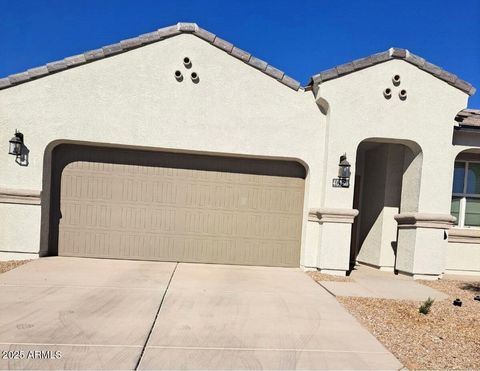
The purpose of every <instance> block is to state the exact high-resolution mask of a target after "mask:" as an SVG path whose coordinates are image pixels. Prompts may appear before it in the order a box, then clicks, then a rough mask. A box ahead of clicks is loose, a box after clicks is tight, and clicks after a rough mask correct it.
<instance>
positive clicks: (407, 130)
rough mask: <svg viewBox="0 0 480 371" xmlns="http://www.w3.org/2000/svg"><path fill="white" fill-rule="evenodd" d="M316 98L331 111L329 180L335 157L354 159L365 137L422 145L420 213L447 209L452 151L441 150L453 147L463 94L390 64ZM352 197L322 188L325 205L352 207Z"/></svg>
mask: <svg viewBox="0 0 480 371" xmlns="http://www.w3.org/2000/svg"><path fill="white" fill-rule="evenodd" d="M394 74H399V75H400V76H401V84H400V86H398V87H394V86H393V84H392V76H393V75H394ZM385 88H392V93H393V94H392V98H391V99H389V100H387V99H385V98H384V96H383V90H384V89H385ZM401 89H406V90H407V94H408V97H407V99H406V100H405V101H401V100H400V99H399V97H398V92H399V91H400V90H401ZM317 97H321V98H322V99H324V100H326V101H327V102H328V104H329V107H330V109H329V113H328V115H329V117H328V123H329V127H328V131H327V133H328V138H327V140H326V141H327V143H328V150H327V155H326V158H325V160H326V164H327V168H326V174H325V175H326V178H327V179H331V178H333V177H335V176H336V173H337V171H338V167H337V164H338V157H339V156H340V155H341V154H342V153H344V152H347V155H348V156H349V158H350V159H354V158H355V153H356V150H357V147H358V144H359V143H360V142H361V141H363V140H364V139H367V138H387V139H394V140H403V141H412V142H415V143H417V144H418V145H419V146H420V147H421V150H422V153H423V164H424V166H423V167H422V174H421V175H422V179H424V180H426V179H428V181H422V182H421V185H420V187H421V194H420V200H419V205H418V206H419V211H429V212H438V213H448V212H449V211H450V192H451V180H452V174H450V173H451V171H450V170H451V169H453V164H452V163H451V161H450V159H451V153H450V151H446V150H445V148H451V147H452V133H453V128H452V126H453V120H454V118H455V115H456V114H457V113H458V112H459V111H460V110H461V109H463V108H465V107H466V106H467V98H468V96H467V94H465V93H463V92H461V91H460V90H458V89H455V88H452V87H451V86H450V85H448V84H447V83H446V82H444V81H441V80H439V79H438V78H436V77H434V76H432V75H430V74H428V73H425V72H423V71H421V70H420V69H418V68H417V67H415V66H413V65H411V64H409V63H407V62H405V61H402V60H391V61H388V62H385V63H381V64H378V65H375V66H372V67H370V68H367V69H364V70H360V71H358V72H355V73H352V74H349V75H346V76H344V77H341V78H337V79H334V80H331V81H327V82H325V83H323V84H321V85H320V86H319V90H318V92H317ZM352 172H353V173H354V172H355V166H354V165H353V166H352ZM438 174H449V176H445V177H444V176H442V177H439V176H438ZM432 190H435V194H432ZM438 195H444V196H443V197H440V198H439V197H438ZM352 196H353V187H350V188H347V189H341V188H332V187H326V189H325V194H324V195H323V203H324V204H325V205H326V206H332V207H334V206H335V207H351V200H352Z"/></svg>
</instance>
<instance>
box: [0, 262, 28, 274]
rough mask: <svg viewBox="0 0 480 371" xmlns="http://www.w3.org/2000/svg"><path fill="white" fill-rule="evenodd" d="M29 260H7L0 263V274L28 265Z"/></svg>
mask: <svg viewBox="0 0 480 371" xmlns="http://www.w3.org/2000/svg"><path fill="white" fill-rule="evenodd" d="M29 261H30V260H8V261H3V262H2V261H0V273H5V272H8V271H9V270H12V269H14V268H17V267H19V266H21V265H23V264H25V263H28V262H29Z"/></svg>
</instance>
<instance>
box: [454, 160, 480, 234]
mask: <svg viewBox="0 0 480 371" xmlns="http://www.w3.org/2000/svg"><path fill="white" fill-rule="evenodd" d="M457 163H463V164H464V168H463V169H464V174H463V192H462V193H454V192H453V185H452V200H453V197H458V198H460V203H459V207H458V220H457V227H459V228H477V229H480V226H475V225H473V226H469V225H465V211H466V210H467V198H477V199H480V193H467V187H468V183H467V177H468V168H469V165H470V164H480V161H475V160H473V161H472V160H458V161H455V164H457Z"/></svg>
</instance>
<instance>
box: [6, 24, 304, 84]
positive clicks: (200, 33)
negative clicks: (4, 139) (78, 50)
mask: <svg viewBox="0 0 480 371" xmlns="http://www.w3.org/2000/svg"><path fill="white" fill-rule="evenodd" d="M182 33H188V34H192V35H195V36H197V37H199V38H201V39H203V40H205V41H207V42H209V43H210V44H212V45H214V46H215V47H217V48H219V49H222V50H223V51H225V52H226V53H228V54H230V55H231V56H233V57H235V58H237V59H240V60H241V61H243V62H245V63H246V64H248V65H250V66H252V67H254V68H256V69H258V70H260V71H262V72H263V73H265V74H266V75H268V76H270V77H272V78H274V79H275V80H277V81H279V82H280V83H282V84H284V85H286V86H288V87H290V88H292V89H294V90H298V89H299V88H300V82H298V81H296V80H295V79H293V78H291V77H289V76H287V75H286V74H285V73H284V72H283V71H280V70H278V69H276V68H275V67H273V66H270V65H269V64H268V63H267V62H264V61H262V60H261V59H258V58H256V57H254V56H253V55H251V54H250V53H248V52H246V51H243V50H242V49H239V48H237V47H236V46H234V45H232V44H230V43H229V42H228V41H225V40H222V39H221V38H219V37H218V36H216V35H214V34H213V33H211V32H209V31H207V30H204V29H202V28H200V27H198V25H197V24H196V23H182V22H180V23H177V24H176V25H174V26H169V27H164V28H160V29H159V30H157V31H153V32H150V33H146V34H143V35H140V36H138V37H134V38H131V39H127V40H122V41H120V42H119V43H116V44H111V45H106V46H104V47H102V48H99V49H95V50H90V51H88V52H85V53H83V54H78V55H74V56H72V57H67V58H65V59H63V60H59V61H56V62H51V63H47V64H46V65H44V66H40V67H36V68H32V69H29V70H27V71H25V72H20V73H16V74H14V75H10V76H8V77H5V78H1V79H0V89H5V88H9V87H12V86H15V85H18V84H21V83H24V82H27V81H31V80H34V79H37V78H40V77H43V76H47V75H50V74H52V73H57V72H60V71H64V70H67V69H70V68H73V67H77V66H80V65H83V64H85V63H90V62H93V61H96V60H99V59H103V58H107V57H110V56H112V55H116V54H119V53H123V52H126V51H129V50H132V49H136V48H139V47H142V46H144V45H148V44H151V43H154V42H157V41H160V40H164V39H166V38H169V37H172V36H175V35H179V34H182Z"/></svg>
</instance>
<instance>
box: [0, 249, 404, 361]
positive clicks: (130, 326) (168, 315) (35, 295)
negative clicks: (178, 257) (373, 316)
mask: <svg viewBox="0 0 480 371" xmlns="http://www.w3.org/2000/svg"><path fill="white" fill-rule="evenodd" d="M0 351H1V352H2V354H1V356H2V359H0V369H399V368H401V367H402V366H401V364H400V363H399V362H398V361H397V360H396V359H395V358H394V356H393V355H391V354H390V353H389V352H388V351H387V350H386V349H385V348H384V347H383V346H382V345H381V344H380V343H379V342H378V341H377V340H376V339H375V338H374V337H373V336H372V335H370V333H369V332H368V331H367V330H365V329H364V328H363V327H362V326H361V325H360V324H359V323H358V322H357V321H356V320H355V319H353V317H351V316H350V315H349V314H348V313H347V312H346V311H345V310H344V309H343V307H342V306H341V305H340V304H339V303H338V302H337V301H336V300H335V299H334V298H333V297H332V296H331V295H330V294H328V293H327V292H326V291H325V290H324V289H323V288H322V287H320V286H319V285H317V284H315V283H314V282H313V281H312V280H311V279H310V278H308V277H307V276H306V275H305V274H304V273H303V272H301V271H300V270H299V269H286V268H265V267H243V266H224V265H208V264H183V263H181V264H175V263H160V262H140V261H122V260H102V259H82V258H60V257H50V258H42V259H39V260H36V261H34V262H31V263H29V264H26V265H24V266H21V267H19V268H17V269H15V270H13V271H10V272H7V273H4V274H1V275H0ZM5 352H6V353H5ZM5 358H6V359H5Z"/></svg>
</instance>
